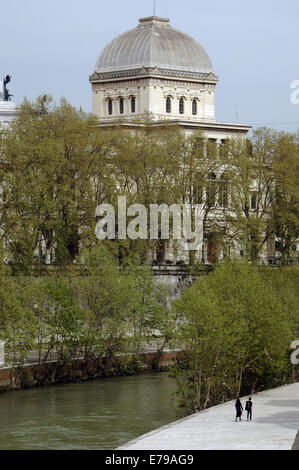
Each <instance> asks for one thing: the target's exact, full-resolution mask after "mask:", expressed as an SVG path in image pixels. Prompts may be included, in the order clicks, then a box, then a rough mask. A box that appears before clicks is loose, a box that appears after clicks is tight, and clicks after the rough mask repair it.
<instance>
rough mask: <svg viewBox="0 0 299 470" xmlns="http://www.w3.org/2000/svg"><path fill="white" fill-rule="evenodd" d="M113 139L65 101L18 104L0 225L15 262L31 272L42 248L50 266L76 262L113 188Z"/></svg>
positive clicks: (6, 150)
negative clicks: (109, 162) (109, 170)
mask: <svg viewBox="0 0 299 470" xmlns="http://www.w3.org/2000/svg"><path fill="white" fill-rule="evenodd" d="M108 140H109V132H105V133H101V131H100V130H99V129H96V119H95V117H93V116H92V115H87V114H85V113H84V112H83V111H82V110H79V111H77V110H76V109H75V108H73V107H72V106H71V105H69V104H68V103H67V102H66V100H64V99H62V100H61V101H60V104H59V105H57V104H53V102H52V99H51V97H48V96H44V97H39V98H38V99H37V100H36V102H35V103H30V102H29V101H27V100H25V101H24V102H23V103H22V105H21V106H20V107H19V110H18V114H17V117H16V119H15V120H14V122H13V124H12V127H11V129H9V130H8V131H7V132H6V133H5V134H4V135H3V137H2V141H1V144H2V149H1V155H2V157H1V164H2V179H3V180H4V192H5V194H4V199H3V203H2V207H1V208H0V217H1V227H2V230H3V236H4V239H5V241H6V248H7V250H8V251H9V254H10V258H11V259H12V261H13V264H14V266H15V267H18V266H19V267H21V268H22V269H27V271H28V269H29V270H30V267H31V265H32V260H33V255H34V250H35V249H36V248H37V247H40V253H39V256H40V257H42V258H44V259H45V261H46V262H48V263H49V262H51V261H58V262H59V263H65V262H69V261H72V260H73V259H74V258H75V256H76V255H78V253H79V249H80V245H82V244H84V242H85V240H90V238H91V231H92V230H93V228H94V224H95V222H94V211H95V207H96V204H97V202H98V201H99V200H100V199H103V198H104V197H105V194H107V192H108V193H109V191H110V187H109V188H108V186H109V183H107V184H106V183H105V184H104V181H106V179H108V180H109V175H108V178H107V175H106V174H105V171H104V170H103V168H104V167H105V162H106V157H107V154H108V153H109V152H108V150H107V141H108ZM108 147H109V148H110V145H109V146H108ZM109 182H110V180H109ZM104 187H105V189H104ZM105 191H106V193H105ZM92 236H93V235H92Z"/></svg>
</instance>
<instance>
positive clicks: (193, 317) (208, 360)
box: [172, 263, 292, 412]
mask: <svg viewBox="0 0 299 470" xmlns="http://www.w3.org/2000/svg"><path fill="white" fill-rule="evenodd" d="M174 308H175V310H176V312H177V314H178V321H177V340H178V344H181V346H182V349H183V350H184V351H186V353H185V354H182V358H181V359H180V360H179V361H178V363H177V366H176V367H175V368H174V370H173V373H172V375H173V377H174V378H175V379H176V380H177V382H178V385H179V390H180V393H181V399H182V401H181V405H182V406H183V408H184V409H185V410H187V411H189V412H191V411H192V410H194V409H205V408H206V407H207V406H211V405H213V404H217V403H219V402H221V401H224V400H226V399H228V398H230V399H232V398H234V397H235V396H238V395H239V394H240V392H241V390H242V386H243V385H244V384H245V383H246V384H247V387H248V391H251V390H252V388H253V387H254V380H253V378H255V379H256V378H257V377H262V376H263V374H264V373H265V371H268V372H269V370H271V371H272V372H273V374H275V373H277V372H278V371H279V370H281V369H283V368H286V367H287V364H288V358H287V351H288V348H289V343H290V339H291V337H292V333H291V330H292V319H291V318H290V315H289V313H287V312H286V311H285V310H284V309H283V307H282V303H281V300H280V298H279V296H277V295H276V293H275V290H274V289H273V287H272V286H270V285H267V283H265V282H264V281H263V276H262V274H261V273H260V272H259V270H258V268H255V267H253V266H249V265H247V264H243V263H224V264H223V265H221V266H219V267H218V268H216V270H215V271H214V272H213V273H211V274H210V275H209V276H207V277H203V278H200V279H199V280H198V281H197V282H196V283H195V284H194V285H192V286H191V287H190V288H189V289H186V290H185V291H184V292H183V293H182V296H181V298H180V299H179V300H178V301H176V302H175V304H174ZM250 377H251V378H252V381H251V382H250ZM249 382H250V383H249Z"/></svg>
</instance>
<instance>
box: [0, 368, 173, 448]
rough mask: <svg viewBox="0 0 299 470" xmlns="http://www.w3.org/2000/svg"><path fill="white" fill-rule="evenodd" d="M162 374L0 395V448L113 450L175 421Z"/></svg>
mask: <svg viewBox="0 0 299 470" xmlns="http://www.w3.org/2000/svg"><path fill="white" fill-rule="evenodd" d="M174 391H175V385H174V383H173V382H172V381H171V379H170V378H169V377H167V375H165V374H163V373H150V374H142V375H138V376H131V377H117V378H112V379H99V380H93V381H89V382H82V383H76V384H67V385H56V386H52V387H45V388H33V389H30V390H21V391H15V392H7V393H4V394H0V449H1V450H5V449H10V450H11V449H13V450H29V449H30V450H42V449H52V450H54V449H59V450H62V449H64V450H71V449H88V450H92V449H94V450H95V449H109V450H113V449H116V448H117V447H118V446H120V445H122V444H125V443H126V442H128V441H130V440H131V439H134V438H136V437H138V436H140V435H142V434H144V433H146V432H149V431H152V430H153V429H156V428H158V427H160V426H163V425H165V424H168V423H170V422H172V421H175V420H176V419H177V418H176V414H175V410H174V406H173V394H174Z"/></svg>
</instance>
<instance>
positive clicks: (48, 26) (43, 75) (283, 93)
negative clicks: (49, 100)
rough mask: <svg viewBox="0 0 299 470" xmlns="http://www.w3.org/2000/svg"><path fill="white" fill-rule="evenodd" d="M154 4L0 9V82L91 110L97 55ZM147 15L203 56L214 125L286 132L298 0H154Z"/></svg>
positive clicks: (4, 5) (293, 125)
mask: <svg viewBox="0 0 299 470" xmlns="http://www.w3.org/2000/svg"><path fill="white" fill-rule="evenodd" d="M153 4H154V0H109V1H107V0H84V1H82V0H42V1H41V0H10V1H9V2H7V1H5V0H0V6H1V17H0V34H1V48H0V50H1V61H0V77H1V78H3V77H4V76H5V75H6V74H11V75H12V77H13V79H12V82H11V83H10V86H9V89H10V92H11V93H12V94H13V95H14V100H15V101H16V102H17V103H20V102H21V101H22V100H23V99H24V97H25V96H27V97H28V98H29V99H35V98H36V97H37V96H38V95H39V94H42V93H48V94H52V95H53V97H54V98H55V100H59V98H60V97H61V96H65V97H66V98H67V99H68V100H69V101H70V102H71V103H72V104H74V105H75V106H77V107H79V106H82V108H83V109H84V110H85V111H91V86H90V84H89V81H88V77H89V75H90V74H91V73H92V72H93V70H94V67H95V64H96V61H97V58H98V56H99V54H100V53H101V51H102V49H103V48H104V47H105V46H106V45H107V43H108V42H110V41H111V40H112V39H114V38H115V37H116V36H117V35H119V34H121V33H123V32H125V31H127V30H128V29H131V28H134V27H135V26H137V24H138V19H139V18H140V17H145V16H151V15H152V14H153ZM156 14H157V15H159V16H166V15H167V17H168V18H170V22H171V25H172V26H173V27H175V28H177V29H180V30H181V31H183V32H185V33H187V34H189V35H190V36H193V37H194V38H195V39H196V40H197V41H198V42H199V43H200V44H201V45H202V46H204V48H205V49H206V51H207V52H208V54H209V56H210V58H211V60H212V63H213V67H214V71H215V73H216V74H217V75H218V76H219V79H220V83H219V84H218V85H217V93H216V118H217V120H218V121H221V122H236V121H237V122H242V123H245V124H251V125H267V126H268V127H273V128H278V129H283V130H286V131H293V130H295V129H297V128H299V104H298V105H294V104H291V101H290V95H291V92H292V90H291V83H292V82H293V81H294V80H299V54H298V46H299V1H298V0H283V1H282V0H250V1H245V0H213V1H207V0H205V1H204V0H156Z"/></svg>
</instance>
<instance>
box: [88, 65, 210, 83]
mask: <svg viewBox="0 0 299 470" xmlns="http://www.w3.org/2000/svg"><path fill="white" fill-rule="evenodd" d="M151 77H159V78H164V77H167V78H170V79H173V80H176V79H184V80H191V81H197V82H208V83H214V84H216V83H218V82H219V79H218V77H217V75H215V74H214V73H212V72H210V73H199V72H186V71H183V70H182V71H179V70H170V69H162V68H159V67H141V68H136V69H129V70H114V71H113V70H111V71H107V72H97V71H95V72H94V73H93V74H92V75H90V77H89V81H90V82H91V83H103V82H107V81H120V80H124V79H128V78H151Z"/></svg>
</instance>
